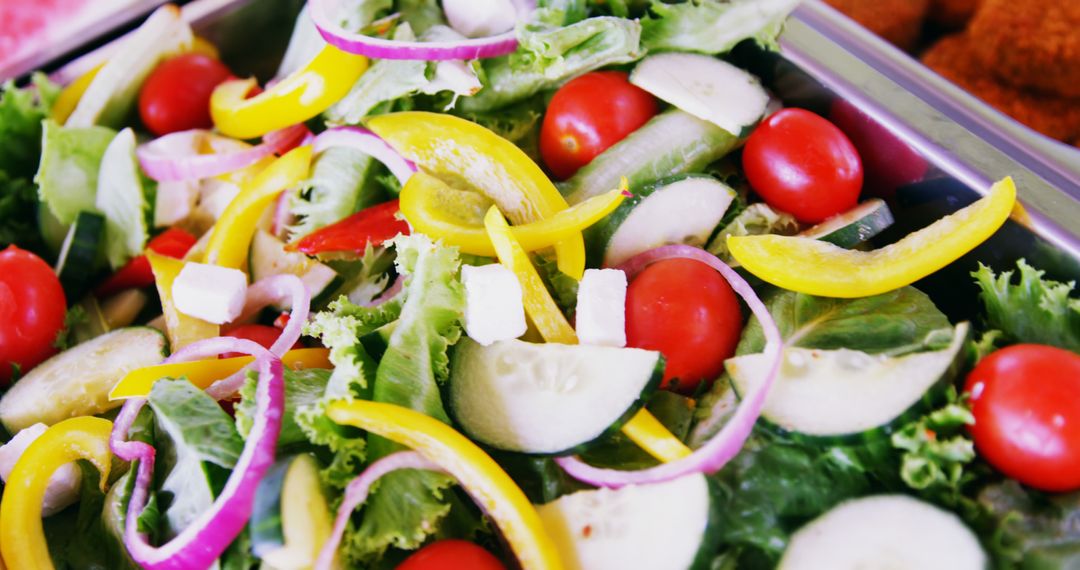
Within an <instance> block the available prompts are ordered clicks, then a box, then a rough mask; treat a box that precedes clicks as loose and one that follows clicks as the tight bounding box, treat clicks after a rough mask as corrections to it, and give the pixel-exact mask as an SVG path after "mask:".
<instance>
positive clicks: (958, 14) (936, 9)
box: [927, 0, 982, 29]
mask: <svg viewBox="0 0 1080 570" xmlns="http://www.w3.org/2000/svg"><path fill="white" fill-rule="evenodd" d="M980 4H982V0H930V12H929V14H927V18H929V19H930V21H931V22H934V23H935V24H938V25H940V26H944V27H946V28H957V29H958V28H962V27H964V25H965V24H967V23H968V21H969V20H971V17H972V16H974V15H975V10H976V9H978V7H979V5H980Z"/></svg>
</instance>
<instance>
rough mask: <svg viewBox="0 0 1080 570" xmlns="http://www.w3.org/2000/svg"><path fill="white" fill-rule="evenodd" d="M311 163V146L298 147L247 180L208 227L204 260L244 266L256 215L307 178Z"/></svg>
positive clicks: (218, 263)
mask: <svg viewBox="0 0 1080 570" xmlns="http://www.w3.org/2000/svg"><path fill="white" fill-rule="evenodd" d="M310 163H311V147H310V146H301V147H297V148H294V149H293V150H291V151H289V152H288V153H287V154H285V156H282V157H281V158H279V159H277V160H275V161H274V162H273V163H272V164H271V165H270V166H268V167H266V169H265V170H263V171H262V172H260V173H259V175H258V176H256V177H255V178H252V179H251V180H250V181H248V182H246V183H245V184H244V185H243V186H242V187H241V188H240V193H239V194H237V196H236V198H233V200H232V202H229V205H228V206H226V207H225V211H224V212H222V214H221V218H219V219H218V221H217V223H216V224H214V227H213V228H212V229H211V230H210V232H211V234H210V241H209V242H208V243H207V245H206V263H211V264H216V265H221V266H224V267H232V268H234V269H240V268H241V267H243V266H244V263H245V262H246V261H247V255H248V248H249V247H250V246H251V239H252V238H253V237H254V236H255V230H256V229H257V228H258V225H259V218H261V217H262V215H263V212H265V211H266V208H268V207H269V206H270V204H271V203H272V202H273V201H274V199H275V198H277V196H278V194H281V193H282V192H283V191H284V190H285V189H286V188H289V187H291V186H294V185H296V184H298V183H299V182H300V181H301V180H303V179H304V178H305V177H307V173H308V166H309V165H310Z"/></svg>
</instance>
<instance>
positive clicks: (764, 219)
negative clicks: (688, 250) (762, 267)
mask: <svg viewBox="0 0 1080 570" xmlns="http://www.w3.org/2000/svg"><path fill="white" fill-rule="evenodd" d="M732 212H737V213H735V214H734V216H732V217H730V218H728V216H729V215H730V214H725V216H724V220H721V224H722V225H721V229H720V231H719V232H718V233H717V234H716V236H715V237H713V239H712V241H710V242H709V245H708V247H707V248H706V249H708V250H709V253H711V254H713V255H715V256H716V257H719V258H720V259H722V260H724V262H725V263H731V261H732V257H731V252H729V251H728V248H727V238H728V236H756V235H766V234H777V235H782V236H789V235H794V234H796V233H798V232H799V222H798V220H796V219H795V217H794V216H792V215H791V214H788V213H787V212H781V211H779V210H774V209H772V208H770V207H769V206H768V205H767V204H765V203H764V202H759V203H757V204H751V205H749V206H745V207H742V204H741V202H736V203H735V205H734V207H733V209H732ZM725 220H726V223H725Z"/></svg>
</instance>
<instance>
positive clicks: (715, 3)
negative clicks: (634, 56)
mask: <svg viewBox="0 0 1080 570" xmlns="http://www.w3.org/2000/svg"><path fill="white" fill-rule="evenodd" d="M798 4H799V0H690V1H689V2H682V3H679V4H669V3H665V2H660V1H657V0H653V2H652V3H651V4H650V6H649V12H650V15H649V17H648V18H645V19H644V20H643V21H642V23H641V25H642V32H641V43H642V46H643V47H644V48H645V49H648V50H649V51H693V52H699V53H707V54H720V53H726V52H728V51H731V49H732V48H733V47H735V45H736V44H738V43H739V42H741V41H743V40H747V39H752V40H754V41H755V42H757V43H758V44H759V45H761V46H764V47H766V48H771V49H776V47H777V45H776V37H777V36H778V35H780V31H781V30H782V29H783V27H784V21H785V20H786V19H787V17H788V14H790V13H791V12H792V11H793V10H794V9H795V7H796V6H798Z"/></svg>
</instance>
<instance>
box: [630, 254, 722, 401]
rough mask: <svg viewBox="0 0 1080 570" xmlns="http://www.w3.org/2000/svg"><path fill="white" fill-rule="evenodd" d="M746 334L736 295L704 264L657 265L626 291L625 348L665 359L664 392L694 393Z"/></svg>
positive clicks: (686, 261)
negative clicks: (743, 329)
mask: <svg viewBox="0 0 1080 570" xmlns="http://www.w3.org/2000/svg"><path fill="white" fill-rule="evenodd" d="M741 334H742V312H741V311H740V309H739V301H738V299H736V298H735V292H734V291H732V290H731V285H728V282H727V281H726V280H725V279H724V278H723V277H722V276H721V275H720V274H719V273H717V272H716V270H714V269H713V268H711V267H709V266H708V265H705V264H704V263H701V262H700V261H695V260H692V259H666V260H664V261H658V262H656V263H654V264H652V265H650V266H649V267H646V268H645V270H644V271H642V272H641V273H639V274H638V276H637V277H635V278H634V280H633V281H631V282H630V286H629V287H628V288H627V291H626V344H627V346H632V347H635V348H645V349H650V350H659V351H660V352H661V353H662V354H663V355H664V358H665V359H666V360H667V367H666V368H665V370H664V380H663V384H661V386H662V387H664V388H672V389H676V390H678V391H679V392H683V393H692V392H693V391H694V390H695V389H697V387H698V385H699V384H700V383H701V382H712V381H713V380H715V379H716V378H717V377H718V376H720V374H721V372H723V370H724V360H725V359H727V358H730V357H731V356H732V355H733V354H734V353H735V345H736V344H737V343H738V342H739V336H740V335H741ZM676 380H677V382H676Z"/></svg>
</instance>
